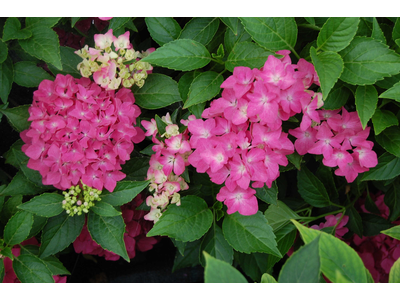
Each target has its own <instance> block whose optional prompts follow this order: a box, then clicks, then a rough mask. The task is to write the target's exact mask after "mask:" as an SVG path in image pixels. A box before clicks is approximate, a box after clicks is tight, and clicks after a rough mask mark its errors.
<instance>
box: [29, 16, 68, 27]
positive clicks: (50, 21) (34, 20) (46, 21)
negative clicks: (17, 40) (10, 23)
mask: <svg viewBox="0 0 400 300" xmlns="http://www.w3.org/2000/svg"><path fill="white" fill-rule="evenodd" d="M60 19H61V18H59V17H42V18H39V17H27V18H26V19H25V26H26V27H27V28H30V29H31V27H39V26H45V27H49V28H51V27H53V26H54V25H56V24H57V23H58V21H60Z"/></svg>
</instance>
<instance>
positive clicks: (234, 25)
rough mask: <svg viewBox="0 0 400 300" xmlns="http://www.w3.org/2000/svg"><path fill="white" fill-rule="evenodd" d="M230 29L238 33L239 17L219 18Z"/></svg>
mask: <svg viewBox="0 0 400 300" xmlns="http://www.w3.org/2000/svg"><path fill="white" fill-rule="evenodd" d="M219 19H220V20H221V21H222V22H223V23H224V24H225V25H226V26H227V27H229V29H230V30H232V32H233V34H235V35H237V34H238V27H239V23H240V21H239V18H236V17H220V18H219Z"/></svg>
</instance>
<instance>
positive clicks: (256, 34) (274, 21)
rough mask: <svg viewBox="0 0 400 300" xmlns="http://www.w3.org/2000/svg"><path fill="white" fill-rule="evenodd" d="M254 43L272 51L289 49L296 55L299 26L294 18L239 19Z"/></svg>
mask: <svg viewBox="0 0 400 300" xmlns="http://www.w3.org/2000/svg"><path fill="white" fill-rule="evenodd" d="M239 19H240V21H242V23H243V25H244V28H245V29H246V31H247V32H248V33H249V34H250V35H251V37H252V38H253V41H255V42H256V43H257V44H259V45H260V46H261V47H264V48H266V49H268V50H271V51H278V50H282V49H287V50H290V51H292V52H294V53H295V51H294V46H295V45H296V41H297V25H296V22H295V20H294V18H282V17H280V18H253V17H251V18H239Z"/></svg>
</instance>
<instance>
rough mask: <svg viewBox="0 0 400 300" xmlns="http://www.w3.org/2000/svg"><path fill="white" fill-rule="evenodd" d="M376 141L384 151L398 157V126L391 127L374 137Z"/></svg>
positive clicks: (399, 133)
mask: <svg viewBox="0 0 400 300" xmlns="http://www.w3.org/2000/svg"><path fill="white" fill-rule="evenodd" d="M375 138H376V141H377V142H378V144H379V145H381V146H382V147H383V148H385V150H386V151H387V152H389V153H391V154H393V155H395V156H397V157H400V128H399V126H391V127H389V128H386V129H385V130H384V131H382V132H381V133H380V134H379V135H377V136H376V137H375Z"/></svg>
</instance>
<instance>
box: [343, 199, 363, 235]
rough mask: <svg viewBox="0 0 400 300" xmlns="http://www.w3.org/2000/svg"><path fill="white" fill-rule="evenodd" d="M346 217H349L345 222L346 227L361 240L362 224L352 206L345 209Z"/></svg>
mask: <svg viewBox="0 0 400 300" xmlns="http://www.w3.org/2000/svg"><path fill="white" fill-rule="evenodd" d="M346 215H347V216H349V221H348V222H347V225H346V226H347V227H348V228H349V229H350V230H351V231H353V232H354V233H355V234H357V235H358V236H359V237H360V238H362V237H363V224H362V219H361V216H360V214H359V213H358V211H357V210H356V209H355V208H354V206H350V208H348V209H346Z"/></svg>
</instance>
